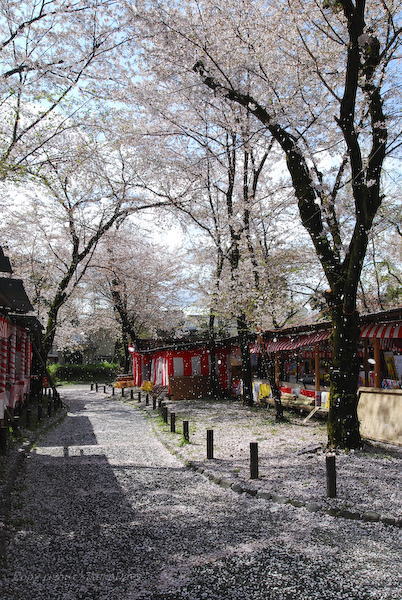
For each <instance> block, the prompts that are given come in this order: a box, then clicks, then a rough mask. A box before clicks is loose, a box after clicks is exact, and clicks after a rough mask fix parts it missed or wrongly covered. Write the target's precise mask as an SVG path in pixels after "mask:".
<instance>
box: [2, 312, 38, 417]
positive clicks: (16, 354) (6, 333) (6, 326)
mask: <svg viewBox="0 0 402 600" xmlns="http://www.w3.org/2000/svg"><path fill="white" fill-rule="evenodd" d="M31 362H32V345H31V340H30V335H29V332H28V331H27V330H26V329H25V328H23V327H19V326H18V325H15V324H14V323H13V322H12V321H11V320H10V319H8V318H7V317H6V316H1V315H0V420H3V419H4V413H5V410H6V409H11V410H14V409H15V407H16V406H17V405H18V404H23V402H24V400H25V398H26V397H27V394H28V393H29V388H30V370H31Z"/></svg>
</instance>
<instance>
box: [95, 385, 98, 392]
mask: <svg viewBox="0 0 402 600" xmlns="http://www.w3.org/2000/svg"><path fill="white" fill-rule="evenodd" d="M97 391H98V384H97V383H95V392H97Z"/></svg>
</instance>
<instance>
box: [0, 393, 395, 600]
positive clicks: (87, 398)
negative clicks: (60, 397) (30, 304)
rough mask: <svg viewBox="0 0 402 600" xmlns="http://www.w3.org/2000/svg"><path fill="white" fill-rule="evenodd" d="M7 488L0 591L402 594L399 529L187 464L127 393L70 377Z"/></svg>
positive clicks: (73, 595)
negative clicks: (283, 501)
mask: <svg viewBox="0 0 402 600" xmlns="http://www.w3.org/2000/svg"><path fill="white" fill-rule="evenodd" d="M63 394H64V401H65V402H67V403H68V405H69V407H70V410H69V414H68V416H67V417H66V419H65V421H64V422H63V423H62V424H61V425H60V426H59V427H57V428H56V429H54V430H53V431H51V432H49V433H48V434H47V435H46V436H45V437H44V438H42V440H41V442H40V443H39V445H38V447H37V448H36V451H34V452H33V453H32V454H31V456H30V457H29V458H28V459H27V461H26V463H25V468H24V472H22V473H21V476H20V477H19V478H18V480H17V485H16V488H15V491H14V493H13V500H12V515H11V516H12V523H11V524H12V525H13V527H14V530H15V531H14V536H13V539H12V540H11V542H10V545H9V548H8V566H7V569H6V570H5V571H4V572H2V573H0V574H1V576H2V580H1V581H2V582H1V584H0V597H1V598H2V600H9V599H14V600H17V599H18V600H34V599H35V600H42V599H43V600H53V599H54V600H81V599H82V600H95V599H96V600H115V599H116V600H117V599H119V600H134V599H135V600H140V599H142V600H145V599H146V600H151V599H152V600H163V599H165V600H179V599H183V600H223V599H225V600H226V599H228V600H229V599H230V600H231V599H235V598H236V599H237V598H238V599H239V600H240V599H247V600H294V599H297V600H315V599H320V600H346V599H347V600H400V597H401V595H402V587H401V586H400V585H399V586H398V565H399V559H400V555H399V549H400V541H401V540H400V530H398V529H397V528H394V527H387V526H385V525H383V524H377V523H360V522H351V521H345V520H343V519H339V518H338V519H337V518H333V517H330V516H321V517H320V518H318V517H317V515H315V514H311V513H309V512H307V511H306V510H304V509H295V508H293V507H290V506H280V505H274V504H271V503H269V502H267V501H264V500H259V499H255V498H249V497H247V496H244V495H241V496H239V495H238V494H235V493H234V492H232V491H231V490H223V489H221V488H219V487H218V486H216V485H214V484H212V483H210V482H209V481H207V480H206V479H205V478H204V477H203V476H202V475H200V474H197V473H194V472H193V471H190V470H187V469H185V468H184V467H183V466H182V464H181V463H180V462H178V461H177V459H175V458H174V457H173V456H171V455H170V454H169V453H168V452H167V451H166V449H165V448H164V447H163V446H162V445H161V444H160V442H159V441H157V440H156V439H155V438H154V437H153V436H152V434H151V432H150V429H149V425H148V423H147V422H146V420H145V419H144V417H143V416H142V415H141V414H140V413H139V412H138V411H136V410H135V409H133V408H132V407H130V406H128V405H123V404H121V403H119V402H117V401H112V400H107V399H106V398H105V397H104V396H103V395H101V394H98V395H97V394H91V393H89V392H88V391H87V390H84V389H82V390H79V389H75V390H66V391H64V392H63Z"/></svg>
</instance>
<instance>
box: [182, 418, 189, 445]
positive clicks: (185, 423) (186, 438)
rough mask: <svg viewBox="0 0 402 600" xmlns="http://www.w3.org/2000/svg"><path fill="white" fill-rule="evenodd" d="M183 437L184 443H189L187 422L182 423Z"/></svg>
mask: <svg viewBox="0 0 402 600" xmlns="http://www.w3.org/2000/svg"><path fill="white" fill-rule="evenodd" d="M183 437H184V439H185V440H186V442H189V441H190V433H189V428H188V421H183Z"/></svg>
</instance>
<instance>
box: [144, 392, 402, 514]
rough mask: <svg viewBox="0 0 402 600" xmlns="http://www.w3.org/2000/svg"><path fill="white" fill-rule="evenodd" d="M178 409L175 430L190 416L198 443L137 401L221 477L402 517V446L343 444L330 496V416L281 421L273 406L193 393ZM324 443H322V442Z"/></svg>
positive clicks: (172, 408)
mask: <svg viewBox="0 0 402 600" xmlns="http://www.w3.org/2000/svg"><path fill="white" fill-rule="evenodd" d="M165 404H167V406H168V409H169V412H174V413H175V414H176V422H177V428H176V431H177V432H180V433H181V431H182V421H183V420H188V421H189V423H190V429H191V435H190V439H191V444H186V445H184V446H181V447H180V444H181V441H182V438H181V435H177V434H176V435H175V434H171V433H170V428H169V426H165V427H163V426H162V427H161V424H160V423H159V421H158V418H157V415H156V414H155V411H153V410H152V406H149V407H146V406H145V405H144V402H142V404H141V405H139V404H137V403H136V402H134V405H135V406H138V407H141V410H144V411H145V412H146V413H147V416H148V418H150V419H152V420H153V423H154V425H155V427H158V429H159V430H160V431H161V434H162V435H163V439H164V440H165V441H166V443H167V444H168V446H169V448H171V449H172V450H174V449H176V450H178V451H179V454H180V456H181V458H182V459H183V460H187V461H189V460H191V461H193V462H195V463H196V464H197V465H198V466H201V467H205V468H206V469H208V470H209V471H211V472H212V473H214V475H216V476H217V477H224V478H225V479H229V480H231V481H232V482H233V483H236V482H237V483H240V485H246V486H248V487H251V488H253V489H254V490H258V491H261V492H267V493H271V494H277V495H281V496H284V497H288V498H291V499H293V500H296V501H301V502H302V503H305V504H308V503H318V504H319V505H320V506H321V507H322V508H323V509H324V510H325V509H328V510H331V509H336V508H339V509H345V510H349V511H353V512H356V511H358V512H359V513H361V514H364V513H366V512H371V513H376V514H377V515H378V518H379V517H380V516H384V517H386V518H389V517H390V518H393V519H395V520H399V519H401V518H402V488H401V485H400V484H401V477H400V475H401V466H402V447H399V448H398V447H397V446H391V445H388V446H386V445H383V446H373V445H371V446H370V445H369V446H367V445H366V448H365V450H364V451H353V450H352V451H350V452H339V453H338V454H337V457H336V469H337V489H338V494H337V498H335V499H329V498H327V497H326V478H325V447H326V443H327V429H326V423H325V422H323V421H317V420H314V419H312V420H310V421H308V422H307V423H306V424H304V423H303V419H304V416H305V415H303V416H300V415H297V414H296V413H295V412H293V413H290V412H285V415H286V417H287V421H286V422H285V423H277V422H276V421H275V416H274V412H273V410H266V409H262V408H255V407H253V408H250V407H247V406H244V405H243V404H242V403H240V402H228V401H222V402H216V401H211V400H197V401H194V400H192V401H191V400H188V401H184V400H181V401H178V402H169V403H165ZM207 429H213V430H214V457H215V458H214V460H212V461H211V460H206V430H207ZM250 442H258V455H259V479H258V480H254V481H253V482H250V458H249V457H250V449H249V448H250ZM317 449H318V450H317Z"/></svg>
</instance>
